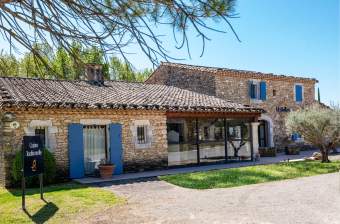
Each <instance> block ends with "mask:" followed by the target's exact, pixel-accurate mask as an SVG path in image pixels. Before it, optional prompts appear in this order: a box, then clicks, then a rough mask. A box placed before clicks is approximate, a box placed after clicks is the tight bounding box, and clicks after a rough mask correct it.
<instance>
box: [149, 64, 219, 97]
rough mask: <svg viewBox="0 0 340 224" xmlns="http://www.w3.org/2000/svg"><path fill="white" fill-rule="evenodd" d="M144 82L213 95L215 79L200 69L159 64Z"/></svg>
mask: <svg viewBox="0 0 340 224" xmlns="http://www.w3.org/2000/svg"><path fill="white" fill-rule="evenodd" d="M146 83H149V84H153V83H154V84H163V85H168V86H176V87H179V88H181V89H188V90H191V91H195V92H199V93H203V94H207V95H211V96H214V95H215V79H214V76H212V75H209V74H207V73H206V72H200V71H190V72H189V71H188V70H185V69H182V68H176V67H168V66H160V67H159V68H158V69H157V70H155V71H154V73H153V75H152V76H150V78H149V79H148V80H146Z"/></svg>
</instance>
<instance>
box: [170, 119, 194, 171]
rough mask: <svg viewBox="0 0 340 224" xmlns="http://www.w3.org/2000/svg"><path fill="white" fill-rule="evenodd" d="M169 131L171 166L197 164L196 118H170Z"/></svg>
mask: <svg viewBox="0 0 340 224" xmlns="http://www.w3.org/2000/svg"><path fill="white" fill-rule="evenodd" d="M167 133H168V135H167V137H168V164H169V166H173V165H186V164H196V163H197V145H196V122H195V119H190V118H189V119H181V118H179V119H169V120H168V124H167Z"/></svg>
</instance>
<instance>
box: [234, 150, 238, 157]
mask: <svg viewBox="0 0 340 224" xmlns="http://www.w3.org/2000/svg"><path fill="white" fill-rule="evenodd" d="M234 157H238V150H237V149H234Z"/></svg>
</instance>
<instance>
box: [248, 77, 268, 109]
mask: <svg viewBox="0 0 340 224" xmlns="http://www.w3.org/2000/svg"><path fill="white" fill-rule="evenodd" d="M249 82H250V86H251V87H250V88H249V90H248V91H252V86H253V85H254V86H255V98H252V94H251V92H250V93H248V96H249V98H250V101H251V102H252V103H261V102H264V101H266V100H268V91H267V90H268V86H267V82H266V80H257V79H251V80H249ZM261 82H264V83H265V84H266V97H265V98H266V99H264V100H263V99H261Z"/></svg>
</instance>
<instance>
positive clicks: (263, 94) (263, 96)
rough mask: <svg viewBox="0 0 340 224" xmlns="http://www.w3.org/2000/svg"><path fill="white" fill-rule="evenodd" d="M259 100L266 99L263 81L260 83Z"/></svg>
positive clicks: (265, 88) (265, 87)
mask: <svg viewBox="0 0 340 224" xmlns="http://www.w3.org/2000/svg"><path fill="white" fill-rule="evenodd" d="M260 99H261V100H266V99H267V86H266V82H265V81H262V82H260Z"/></svg>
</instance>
